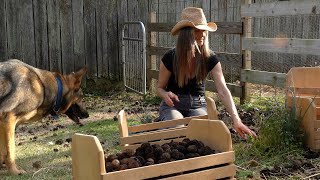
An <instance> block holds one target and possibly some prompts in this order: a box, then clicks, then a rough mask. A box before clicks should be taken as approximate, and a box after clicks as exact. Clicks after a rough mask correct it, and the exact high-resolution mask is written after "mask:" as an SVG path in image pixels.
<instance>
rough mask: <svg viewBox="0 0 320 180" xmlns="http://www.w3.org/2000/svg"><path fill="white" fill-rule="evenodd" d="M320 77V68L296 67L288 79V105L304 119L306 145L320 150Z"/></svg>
mask: <svg viewBox="0 0 320 180" xmlns="http://www.w3.org/2000/svg"><path fill="white" fill-rule="evenodd" d="M319 76H320V68H319V67H294V68H292V69H290V71H289V72H288V73H287V77H286V93H287V105H288V107H289V108H292V107H295V108H296V113H297V116H299V117H302V127H303V129H304V131H305V133H306V145H307V146H308V147H309V148H310V149H311V150H313V151H319V150H320V81H319V80H318V77H319Z"/></svg>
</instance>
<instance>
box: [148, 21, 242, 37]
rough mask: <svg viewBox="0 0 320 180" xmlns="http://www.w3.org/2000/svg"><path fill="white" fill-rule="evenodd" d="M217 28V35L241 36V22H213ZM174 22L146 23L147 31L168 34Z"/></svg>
mask: <svg viewBox="0 0 320 180" xmlns="http://www.w3.org/2000/svg"><path fill="white" fill-rule="evenodd" d="M215 23H216V24H217V26H218V29H217V31H216V32H214V33H217V34H242V23H241V22H215ZM175 24H176V22H170V23H148V29H147V31H149V32H152V31H156V32H170V31H171V29H172V28H173V26H174V25H175Z"/></svg>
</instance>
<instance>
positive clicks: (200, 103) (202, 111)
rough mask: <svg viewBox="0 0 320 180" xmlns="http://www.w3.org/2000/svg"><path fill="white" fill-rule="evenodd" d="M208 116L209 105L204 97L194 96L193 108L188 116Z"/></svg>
mask: <svg viewBox="0 0 320 180" xmlns="http://www.w3.org/2000/svg"><path fill="white" fill-rule="evenodd" d="M207 114H208V113H207V103H206V100H205V98H204V96H192V97H191V108H190V110H189V111H188V115H187V116H189V117H190V116H202V115H207Z"/></svg>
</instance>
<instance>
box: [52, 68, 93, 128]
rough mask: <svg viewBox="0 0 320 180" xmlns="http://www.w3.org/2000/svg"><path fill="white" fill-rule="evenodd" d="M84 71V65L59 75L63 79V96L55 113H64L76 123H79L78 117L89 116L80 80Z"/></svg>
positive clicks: (85, 69)
mask: <svg viewBox="0 0 320 180" xmlns="http://www.w3.org/2000/svg"><path fill="white" fill-rule="evenodd" d="M86 71H87V67H86V66H85V67H83V68H81V69H80V70H78V71H76V72H73V73H71V74H68V75H63V76H62V75H61V79H63V97H62V101H61V106H60V108H59V110H58V112H57V114H66V115H67V116H68V117H69V118H70V119H72V120H73V121H74V122H76V123H77V124H81V123H80V119H83V118H87V117H89V114H88V112H87V111H86V108H85V104H84V102H83V92H82V90H81V80H82V78H83V77H84V75H85V74H86Z"/></svg>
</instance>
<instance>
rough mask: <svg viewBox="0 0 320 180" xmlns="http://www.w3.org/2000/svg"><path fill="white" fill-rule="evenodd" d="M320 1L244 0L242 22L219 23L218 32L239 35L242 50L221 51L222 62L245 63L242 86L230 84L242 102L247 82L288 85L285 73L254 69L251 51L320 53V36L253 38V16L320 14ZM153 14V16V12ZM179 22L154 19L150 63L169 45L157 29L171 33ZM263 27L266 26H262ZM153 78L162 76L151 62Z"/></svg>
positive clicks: (210, 84) (209, 85)
mask: <svg viewBox="0 0 320 180" xmlns="http://www.w3.org/2000/svg"><path fill="white" fill-rule="evenodd" d="M318 8H320V1H316V0H308V1H303V2H302V1H279V2H278V1H277V2H268V3H252V1H251V0H243V1H242V4H241V12H240V14H241V22H240V23H239V22H217V24H218V30H219V31H217V32H216V33H223V34H239V35H240V37H241V39H240V47H241V50H242V51H241V52H240V53H239V54H234V53H227V52H224V53H219V52H218V53H217V54H218V56H219V59H220V61H221V62H226V61H227V60H226V59H230V58H235V59H237V58H239V57H240V59H242V60H241V62H242V63H241V64H242V70H241V76H240V81H241V83H240V85H236V84H231V83H228V87H229V89H230V91H231V93H232V94H233V95H234V96H236V97H240V99H241V101H242V102H244V100H245V99H246V98H247V97H248V89H247V83H253V84H265V85H270V86H274V87H284V85H285V84H284V83H285V76H286V74H285V73H278V72H267V71H258V70H251V61H252V59H251V57H252V56H251V51H255V52H278V53H289V54H309V55H320V53H319V52H320V51H319V47H320V40H319V39H298V38H261V37H252V32H253V30H252V28H253V27H252V18H253V17H264V16H294V15H301V14H319V10H318ZM151 16H153V15H151ZM174 24H175V23H169V22H168V23H156V22H152V21H150V23H149V24H148V27H149V29H148V30H149V31H150V34H149V37H150V41H149V44H150V46H149V47H148V51H147V52H148V53H149V60H148V61H149V62H150V64H153V63H152V62H153V61H155V56H159V55H161V54H163V53H164V52H165V51H166V50H168V49H169V48H168V47H157V46H154V44H156V42H155V41H156V40H155V38H154V34H152V33H155V32H159V31H160V32H169V31H170V30H171V28H172V26H173V25H174ZM261 28H263V27H261ZM149 68H150V71H149V78H156V79H157V77H158V70H156V69H152V68H151V65H149ZM206 88H207V90H209V91H215V87H214V83H213V81H211V80H207V82H206Z"/></svg>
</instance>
